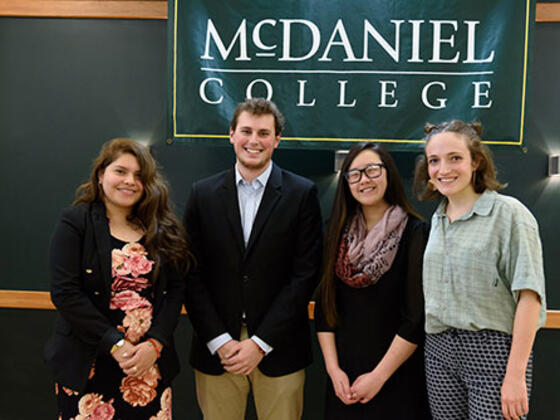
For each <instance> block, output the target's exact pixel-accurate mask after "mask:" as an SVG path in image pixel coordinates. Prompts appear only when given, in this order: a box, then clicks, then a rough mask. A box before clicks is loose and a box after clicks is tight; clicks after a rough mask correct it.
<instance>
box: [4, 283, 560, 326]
mask: <svg viewBox="0 0 560 420" xmlns="http://www.w3.org/2000/svg"><path fill="white" fill-rule="evenodd" d="M0 308H16V309H50V310H52V309H55V308H54V305H53V304H52V302H51V297H50V294H49V292H36V291H25V290H0ZM314 308H315V302H309V306H308V307H307V312H308V315H309V319H313V310H314ZM181 313H182V314H183V315H185V314H186V313H187V312H186V311H185V308H184V307H183V308H182V310H181ZM546 315H547V316H546V324H545V326H544V328H554V329H560V311H548V312H547V313H546Z"/></svg>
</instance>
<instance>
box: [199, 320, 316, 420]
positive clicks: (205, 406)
mask: <svg viewBox="0 0 560 420" xmlns="http://www.w3.org/2000/svg"><path fill="white" fill-rule="evenodd" d="M246 337H247V329H246V328H243V329H242V331H241V339H244V338H246ZM195 379H196V396H197V400H198V404H199V406H200V409H201V410H202V413H203V415H204V420H243V419H244V418H245V408H246V406H247V396H248V395H249V390H251V389H252V391H253V396H254V398H255V407H256V409H257V416H258V418H259V420H299V419H301V415H302V411H303V384H304V382H305V370H304V369H302V370H299V371H297V372H294V373H291V374H289V375H284V376H277V377H271V376H266V375H264V374H263V373H262V372H261V371H260V370H259V369H258V367H257V368H255V369H254V370H253V372H251V373H250V374H249V375H234V374H232V373H229V372H225V373H223V374H222V375H207V374H205V373H202V372H200V371H198V370H195Z"/></svg>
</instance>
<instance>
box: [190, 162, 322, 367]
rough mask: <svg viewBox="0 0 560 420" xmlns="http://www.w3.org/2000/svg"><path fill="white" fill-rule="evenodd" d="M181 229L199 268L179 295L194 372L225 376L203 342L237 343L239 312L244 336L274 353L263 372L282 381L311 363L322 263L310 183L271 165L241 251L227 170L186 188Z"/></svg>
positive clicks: (234, 197) (235, 202)
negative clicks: (312, 315) (313, 305)
mask: <svg viewBox="0 0 560 420" xmlns="http://www.w3.org/2000/svg"><path fill="white" fill-rule="evenodd" d="M185 227H186V229H187V232H188V233H189V237H190V240H191V246H192V250H193V252H194V254H195V256H196V258H197V262H198V269H197V270H196V272H195V273H193V274H192V275H190V276H189V278H188V280H187V292H186V307H187V312H188V313H189V316H190V319H191V322H192V324H193V327H194V331H195V334H194V339H193V342H192V349H191V358H190V360H191V364H192V365H193V367H194V368H196V369H198V370H200V371H202V372H204V373H208V374H220V373H222V372H224V370H223V368H222V366H221V364H220V361H219V357H218V355H217V354H215V355H213V356H212V355H211V354H210V352H209V350H208V347H207V345H206V343H207V342H208V341H210V340H212V339H213V338H216V337H217V336H219V335H220V334H223V333H225V332H228V333H229V334H230V335H231V336H232V337H233V338H234V339H239V336H240V330H241V324H242V314H243V313H245V314H246V319H245V322H246V324H247V329H248V332H249V336H251V335H253V334H256V335H257V336H258V337H259V338H261V339H262V340H264V341H265V342H266V343H267V344H269V345H270V346H272V347H273V351H272V352H271V353H269V354H268V355H267V356H266V357H265V358H264V359H263V360H262V362H261V363H260V364H259V369H260V370H261V371H262V372H263V373H264V374H266V375H269V376H281V375H286V374H288V373H292V372H295V371H297V370H299V369H302V368H304V367H305V366H307V365H308V364H309V363H311V339H310V333H309V321H308V313H307V305H308V302H309V299H310V297H311V295H312V293H313V290H314V288H315V286H316V284H317V281H318V278H319V270H320V258H321V214H320V208H319V201H318V199H317V188H316V187H315V185H314V184H313V183H312V182H311V181H309V180H307V179H305V178H302V177H300V176H298V175H295V174H293V173H291V172H288V171H285V170H282V169H280V168H278V167H277V166H276V165H274V166H273V168H272V172H271V174H270V178H269V179H268V182H267V185H266V188H265V191H264V194H263V197H262V201H261V203H260V206H259V209H258V212H257V215H256V217H255V222H254V224H253V228H252V231H251V236H250V238H249V242H248V244H247V248H245V245H244V241H243V233H242V227H241V217H240V213H239V205H238V199H237V188H236V185H235V170H234V169H233V168H232V169H231V170H228V171H225V172H222V173H219V174H217V175H214V176H212V177H210V178H207V179H204V180H202V181H199V182H196V183H195V184H194V185H193V186H192V190H191V192H190V196H189V200H188V203H187V208H186V212H185Z"/></svg>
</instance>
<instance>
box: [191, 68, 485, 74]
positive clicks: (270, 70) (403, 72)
mask: <svg viewBox="0 0 560 420" xmlns="http://www.w3.org/2000/svg"><path fill="white" fill-rule="evenodd" d="M200 70H201V71H213V72H216V73H271V74H275V73H277V74H286V73H292V74H389V75H407V76H482V75H487V74H494V71H492V70H488V71H406V70H296V69H294V70H282V69H220V68H212V67H201V68H200Z"/></svg>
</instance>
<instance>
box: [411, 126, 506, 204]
mask: <svg viewBox="0 0 560 420" xmlns="http://www.w3.org/2000/svg"><path fill="white" fill-rule="evenodd" d="M424 132H425V133H426V136H425V137H424V139H425V141H426V143H425V146H424V153H423V154H422V155H421V156H419V158H418V160H417V161H416V168H415V170H414V187H413V191H414V195H416V196H417V197H418V199H419V200H421V201H425V200H438V199H441V197H442V195H441V193H440V192H439V191H437V190H435V189H433V188H431V187H430V184H429V181H430V175H429V174H428V159H427V156H426V146H427V145H428V143H429V142H430V140H431V139H432V138H433V137H434V136H435V135H437V134H440V133H455V134H457V135H459V136H461V137H462V138H463V139H464V140H465V145H466V146H467V149H469V152H470V154H471V159H472V160H473V162H477V163H478V167H477V168H476V170H475V171H474V172H473V177H472V184H473V188H474V191H475V192H476V193H477V194H481V193H483V192H484V190H486V189H489V190H501V189H502V188H505V187H506V185H507V184H502V183H500V182H499V181H498V179H497V170H496V165H495V164H494V159H493V158H492V153H491V152H490V149H489V148H488V146H486V145H485V144H484V143H482V139H481V135H482V124H481V123H480V122H478V121H473V122H471V123H470V124H467V123H465V122H463V121H459V120H452V121H446V122H442V123H439V124H430V123H428V124H426V126H425V127H424Z"/></svg>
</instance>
